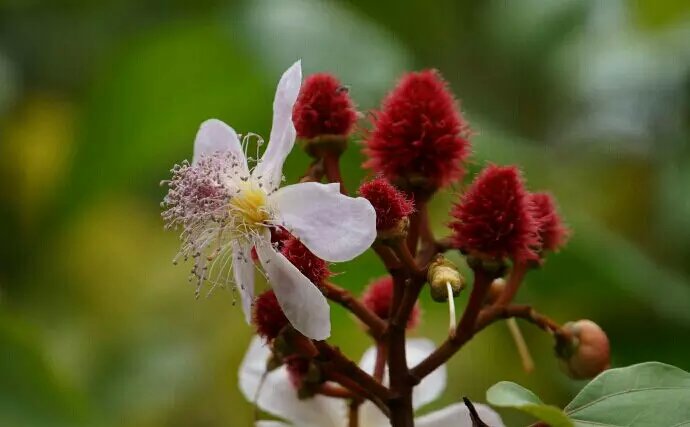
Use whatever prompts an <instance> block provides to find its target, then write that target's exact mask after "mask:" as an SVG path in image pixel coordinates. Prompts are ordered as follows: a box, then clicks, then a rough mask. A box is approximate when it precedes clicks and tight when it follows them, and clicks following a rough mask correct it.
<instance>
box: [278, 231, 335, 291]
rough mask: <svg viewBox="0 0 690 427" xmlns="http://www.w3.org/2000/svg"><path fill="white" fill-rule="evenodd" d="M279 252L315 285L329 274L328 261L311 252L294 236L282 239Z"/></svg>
mask: <svg viewBox="0 0 690 427" xmlns="http://www.w3.org/2000/svg"><path fill="white" fill-rule="evenodd" d="M281 253H282V254H283V255H284V256H285V258H287V259H288V261H290V262H291V263H292V264H293V265H294V266H295V267H297V269H298V270H299V271H301V272H302V274H304V275H305V276H306V277H307V278H308V279H309V280H311V281H312V283H314V284H316V285H318V284H321V283H322V282H323V281H324V280H326V279H327V278H328V277H330V275H331V271H330V270H329V268H328V263H326V261H324V260H322V259H321V258H319V257H317V256H316V255H314V254H313V253H311V251H310V250H309V249H307V247H306V246H304V245H303V244H302V242H300V241H299V239H297V238H296V237H290V238H288V239H287V240H284V241H283V249H282V250H281Z"/></svg>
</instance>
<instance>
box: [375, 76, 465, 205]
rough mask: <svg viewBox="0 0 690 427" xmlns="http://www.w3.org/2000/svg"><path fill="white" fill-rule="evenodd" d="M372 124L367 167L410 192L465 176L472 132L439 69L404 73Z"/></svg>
mask: <svg viewBox="0 0 690 427" xmlns="http://www.w3.org/2000/svg"><path fill="white" fill-rule="evenodd" d="M372 124H373V130H372V131H371V133H370V134H369V135H368V137H367V139H366V141H365V148H364V153H365V154H366V155H367V157H368V160H367V161H366V162H365V163H364V166H365V167H367V168H370V169H372V170H374V171H375V172H377V173H380V174H382V175H383V176H385V177H386V178H387V179H389V180H390V181H391V182H394V183H396V184H397V185H400V186H401V187H403V188H404V189H405V190H406V191H408V190H412V191H420V190H423V191H427V192H431V191H433V190H435V189H437V188H440V187H445V186H447V185H449V184H450V183H451V182H453V181H455V180H458V179H460V178H462V176H463V174H464V168H463V166H462V162H463V161H464V160H465V159H466V158H467V156H468V155H469V151H470V150H469V145H470V142H469V137H470V134H471V132H470V130H469V126H468V125H467V123H466V122H465V121H464V119H463V118H462V116H461V115H460V112H459V110H458V108H457V104H456V101H455V99H454V98H453V95H452V94H451V92H450V91H449V89H448V86H447V84H446V82H445V81H444V80H443V78H442V77H441V75H440V74H439V73H438V72H437V71H435V70H425V71H421V72H418V73H409V74H407V75H405V76H404V77H403V78H402V79H401V80H400V82H399V83H398V85H397V86H396V87H395V89H393V91H392V92H391V93H390V94H389V95H388V96H387V98H386V99H385V100H384V102H383V105H382V108H381V110H380V111H378V112H376V113H374V115H373V116H372Z"/></svg>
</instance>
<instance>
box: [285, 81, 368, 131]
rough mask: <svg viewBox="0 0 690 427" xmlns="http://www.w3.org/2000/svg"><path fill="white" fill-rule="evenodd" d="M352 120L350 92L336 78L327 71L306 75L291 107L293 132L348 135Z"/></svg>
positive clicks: (353, 111)
mask: <svg viewBox="0 0 690 427" xmlns="http://www.w3.org/2000/svg"><path fill="white" fill-rule="evenodd" d="M356 120H357V113H356V111H355V108H354V106H353V103H352V99H351V98H350V94H349V93H348V90H347V88H345V87H344V86H343V85H342V84H341V83H340V82H339V81H338V79H337V78H335V77H334V76H333V75H331V74H328V73H317V74H312V75H311V76H309V77H307V78H306V80H305V81H304V83H303V84H302V88H301V90H300V93H299V96H298V97H297V101H296V102H295V106H294V108H293V110H292V121H293V123H294V124H295V129H296V130H297V136H299V137H300V138H305V139H311V138H316V137H318V136H321V135H340V136H348V135H349V134H350V132H351V131H352V128H353V125H354V123H355V121H356Z"/></svg>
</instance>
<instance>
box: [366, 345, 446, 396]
mask: <svg viewBox="0 0 690 427" xmlns="http://www.w3.org/2000/svg"><path fill="white" fill-rule="evenodd" d="M435 347H436V346H435V345H434V343H433V342H432V341H430V340H427V339H423V338H412V339H408V340H407V344H406V346H405V348H406V351H405V353H406V355H407V364H408V366H414V365H416V364H418V363H419V362H421V361H422V360H424V359H425V358H426V357H427V356H428V355H430V354H431V353H432V352H433V351H434V349H435ZM375 364H376V347H369V348H368V349H367V351H365V352H364V354H363V355H362V359H361V360H360V362H359V367H360V368H362V369H363V370H364V371H366V372H368V373H370V374H371V373H373V372H374V365H375ZM384 382H385V383H386V384H388V370H387V369H386V373H385V380H384ZM445 388H446V366H445V365H443V366H441V367H440V368H438V369H436V370H435V371H434V372H432V373H431V374H429V375H428V376H426V377H425V378H424V379H423V380H422V381H421V382H420V383H419V385H418V386H417V387H415V388H414V390H413V392H412V405H413V406H414V408H415V409H419V408H420V407H422V406H424V405H426V404H427V403H429V402H431V401H433V400H436V399H437V398H438V397H439V396H441V393H443V390H445Z"/></svg>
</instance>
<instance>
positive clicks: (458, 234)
mask: <svg viewBox="0 0 690 427" xmlns="http://www.w3.org/2000/svg"><path fill="white" fill-rule="evenodd" d="M451 215H452V216H453V217H454V218H455V219H454V221H453V222H451V224H450V227H451V229H452V230H453V236H452V238H453V243H454V245H455V247H457V248H459V249H461V250H463V251H465V252H467V253H469V254H471V255H473V256H478V257H480V258H482V259H491V260H502V259H504V258H512V259H513V260H517V261H526V260H533V259H536V258H537V255H536V253H535V252H534V248H535V247H538V244H539V240H538V236H537V224H536V221H535V219H534V218H533V217H532V214H531V211H530V204H529V199H528V195H527V192H526V191H525V188H524V183H523V181H522V177H521V175H520V171H519V170H518V169H517V168H516V167H514V166H504V167H501V166H495V165H489V166H487V167H486V168H485V169H484V170H483V171H482V172H481V173H480V174H479V176H477V178H476V179H475V180H474V182H473V183H472V185H471V186H470V187H469V188H468V190H467V192H466V193H465V194H464V195H463V196H462V198H461V200H460V202H459V203H458V204H456V205H455V206H454V207H453V209H452V211H451Z"/></svg>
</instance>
